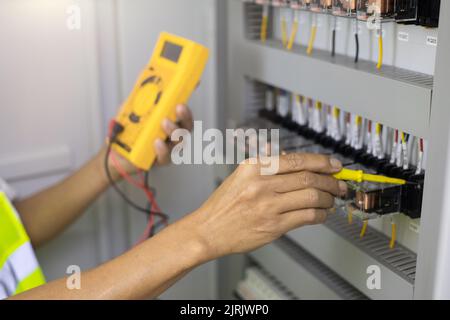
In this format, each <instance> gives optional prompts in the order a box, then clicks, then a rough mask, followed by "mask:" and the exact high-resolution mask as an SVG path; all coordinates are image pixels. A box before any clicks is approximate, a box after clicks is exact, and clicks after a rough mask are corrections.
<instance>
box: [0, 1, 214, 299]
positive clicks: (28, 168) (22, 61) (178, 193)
mask: <svg viewBox="0 0 450 320" xmlns="http://www.w3.org/2000/svg"><path fill="white" fill-rule="evenodd" d="M71 4H77V5H79V6H80V8H81V9H82V28H81V30H77V31H70V30H68V28H67V27H66V20H67V17H68V15H67V12H66V10H67V8H68V7H69V5H71ZM163 30H164V31H169V32H173V33H176V34H179V35H181V36H185V37H188V38H191V39H193V40H196V41H199V42H201V43H203V44H205V45H206V46H209V47H211V48H213V52H212V59H211V62H210V65H209V66H208V70H207V72H206V75H205V77H204V79H203V83H202V86H201V88H200V89H199V90H198V92H196V93H195V95H194V97H193V98H192V101H191V106H192V109H193V110H194V114H195V116H196V119H201V120H204V122H205V123H204V126H205V127H206V126H214V125H215V122H216V110H215V103H216V74H215V72H216V70H215V67H214V66H215V61H214V56H215V55H214V54H215V53H214V47H215V45H216V43H215V41H216V38H215V32H216V29H215V1H212V0H192V1H183V0H165V1H160V0H134V1H129V0H128V1H123V0H117V1H115V0H95V1H94V0H58V1H55V0H0V43H2V50H0V101H1V107H0V108H1V113H0V150H1V152H0V176H2V177H5V178H7V179H8V181H9V182H11V183H12V184H13V186H14V187H16V188H17V189H18V191H19V193H20V195H21V196H25V195H28V194H30V193H32V192H34V191H36V190H39V189H41V188H43V187H45V186H47V185H49V184H51V183H54V182H55V181H58V180H59V179H61V178H62V177H64V176H65V175H67V174H69V173H70V172H71V171H73V170H74V169H75V168H77V167H79V166H80V165H82V164H83V163H84V162H85V161H86V160H88V159H89V158H90V157H91V156H92V155H93V154H94V153H95V152H96V150H98V148H99V146H100V145H101V144H102V141H103V136H104V132H105V125H106V123H107V120H108V119H110V118H111V117H112V116H113V115H114V114H115V113H116V111H117V108H118V106H119V104H120V102H121V101H122V100H123V99H124V98H125V97H126V95H127V94H128V92H129V91H130V89H131V88H132V86H133V84H134V81H135V79H136V77H137V75H138V73H139V71H140V69H141V68H142V67H143V66H145V64H146V63H147V61H148V59H149V57H150V55H151V52H152V49H153V46H154V43H155V42H156V40H157V36H158V34H159V32H161V31H163ZM151 178H152V179H151V181H152V185H153V186H155V187H156V188H157V190H158V192H157V196H158V200H159V203H160V205H161V207H162V208H163V209H164V211H165V212H167V213H169V214H170V215H171V217H172V220H175V219H177V218H179V217H181V216H182V215H184V214H186V213H189V212H191V211H192V210H194V209H196V208H197V207H198V206H199V205H200V204H201V203H202V202H203V201H204V200H205V199H206V198H207V196H208V195H209V194H210V193H211V192H212V190H213V188H214V183H213V171H212V168H206V167H201V166H196V167H194V166H192V167H169V168H164V169H163V168H157V169H156V170H155V172H154V173H153V175H152V177H151ZM80 187H82V186H80ZM133 195H134V193H133ZM136 198H137V199H142V198H139V196H138V195H136ZM143 219H144V218H143V217H141V216H140V215H139V213H135V212H126V209H125V207H124V205H123V203H122V202H121V200H120V199H119V198H118V197H117V196H116V195H115V194H114V193H109V194H108V196H107V197H105V198H104V199H103V201H100V202H98V203H97V204H96V205H95V206H94V207H93V208H92V209H91V210H89V212H88V213H87V214H86V215H85V216H84V217H83V218H82V219H81V220H80V221H78V222H77V223H76V224H75V225H74V226H73V227H72V228H70V229H69V230H68V231H67V232H65V233H64V234H63V235H62V236H60V237H59V238H58V239H56V240H55V241H53V242H52V243H50V244H49V245H47V246H46V247H44V248H42V249H40V250H39V252H38V256H39V260H40V262H41V264H42V266H43V269H44V271H45V273H46V275H47V277H48V279H54V278H57V277H61V276H63V275H64V272H65V270H66V267H67V266H68V265H70V264H77V265H80V266H81V267H82V268H90V267H93V266H95V265H97V264H99V263H100V262H102V261H104V260H106V259H108V258H111V257H113V256H116V255H117V254H120V253H121V252H123V251H124V250H125V249H126V248H127V247H129V245H130V244H131V243H132V242H134V241H135V240H136V239H137V237H138V236H139V235H140V233H141V232H142V231H143V228H142V225H143V222H144V220H143ZM215 280H216V276H215V264H214V263H212V264H209V265H206V266H203V267H201V268H199V269H198V270H195V271H194V272H192V273H191V274H190V275H188V276H187V277H186V278H185V279H184V280H182V281H181V282H180V283H179V284H177V285H176V286H175V287H174V288H172V289H171V290H169V291H168V292H167V293H166V294H165V295H164V296H163V298H175V299H176V298H191V299H199V298H205V299H208V298H214V297H215V296H216V283H215Z"/></svg>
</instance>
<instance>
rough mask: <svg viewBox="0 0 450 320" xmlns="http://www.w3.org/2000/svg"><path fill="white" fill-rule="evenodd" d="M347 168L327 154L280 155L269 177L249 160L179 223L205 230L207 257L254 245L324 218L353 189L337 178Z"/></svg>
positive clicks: (244, 249)
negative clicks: (337, 198)
mask: <svg viewBox="0 0 450 320" xmlns="http://www.w3.org/2000/svg"><path fill="white" fill-rule="evenodd" d="M341 169H342V164H341V163H340V162H339V161H338V160H336V159H330V158H329V157H327V156H324V155H316V154H289V155H283V156H280V161H279V170H278V174H276V175H272V176H264V175H261V164H250V161H245V162H244V163H243V164H241V165H240V166H239V167H238V168H237V170H236V171H235V172H234V173H233V174H232V175H231V176H230V177H229V178H228V179H227V180H226V181H225V182H224V183H223V184H222V185H221V186H220V187H219V188H218V189H217V190H216V192H215V193H214V194H213V195H212V196H211V197H210V198H209V200H208V201H207V202H206V203H205V204H204V205H203V206H202V207H201V208H200V209H199V210H197V211H196V212H194V213H193V214H192V215H190V216H187V217H186V218H185V219H183V220H181V221H180V222H178V224H179V225H180V226H181V225H188V227H187V228H186V230H190V231H189V232H195V233H196V234H198V235H200V238H201V239H203V243H204V244H205V247H206V253H205V257H204V258H205V260H210V259H215V258H217V257H220V256H224V255H227V254H232V253H240V252H246V251H250V250H253V249H255V248H258V247H260V246H262V245H265V244H267V243H269V242H272V241H273V240H275V239H277V238H279V237H280V236H282V235H283V234H285V233H287V232H288V231H290V230H293V229H295V228H298V227H301V226H304V225H311V224H320V223H323V222H324V221H325V220H326V218H327V216H328V209H330V208H332V207H333V206H334V198H335V197H336V196H343V195H345V194H346V192H347V185H346V183H345V182H342V181H338V180H336V179H335V178H333V177H332V174H334V173H337V172H339V171H340V170H341ZM183 229H184V227H183ZM167 231H169V230H167Z"/></svg>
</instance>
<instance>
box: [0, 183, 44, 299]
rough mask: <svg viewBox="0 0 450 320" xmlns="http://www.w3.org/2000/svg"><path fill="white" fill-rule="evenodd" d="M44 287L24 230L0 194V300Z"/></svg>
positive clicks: (9, 203) (8, 202)
mask: <svg viewBox="0 0 450 320" xmlns="http://www.w3.org/2000/svg"><path fill="white" fill-rule="evenodd" d="M43 284H45V278H44V274H43V273H42V270H41V268H40V267H39V264H38V262H37V259H36V256H35V254H34V250H33V247H32V246H31V243H30V238H29V237H28V235H27V233H26V231H25V228H24V226H23V224H22V222H21V220H20V218H19V215H18V214H17V212H16V210H15V209H14V207H13V205H12V204H11V202H10V201H9V199H8V197H7V196H6V194H5V193H4V192H2V191H0V299H4V298H7V297H9V296H12V295H16V294H19V293H21V292H24V291H27V290H30V289H33V288H35V287H38V286H40V285H43Z"/></svg>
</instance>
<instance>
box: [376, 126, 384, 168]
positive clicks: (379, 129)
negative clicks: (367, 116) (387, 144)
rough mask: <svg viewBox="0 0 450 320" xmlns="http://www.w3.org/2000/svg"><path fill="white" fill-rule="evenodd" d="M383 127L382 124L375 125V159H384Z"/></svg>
mask: <svg viewBox="0 0 450 320" xmlns="http://www.w3.org/2000/svg"><path fill="white" fill-rule="evenodd" d="M382 130H383V126H382V125H381V124H380V123H376V124H375V143H374V151H375V154H374V155H375V157H377V158H378V159H380V160H381V159H383V158H384V150H383V144H382V141H381V135H382Z"/></svg>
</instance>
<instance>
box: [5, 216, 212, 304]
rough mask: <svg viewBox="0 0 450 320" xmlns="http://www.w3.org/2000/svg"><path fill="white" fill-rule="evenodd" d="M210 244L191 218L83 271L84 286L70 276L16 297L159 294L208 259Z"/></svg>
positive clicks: (130, 297) (145, 296) (142, 295)
mask: <svg viewBox="0 0 450 320" xmlns="http://www.w3.org/2000/svg"><path fill="white" fill-rule="evenodd" d="M207 252H208V250H207V246H206V245H204V243H203V240H202V238H201V237H199V236H198V235H197V233H196V232H195V225H194V224H193V223H190V222H189V219H183V220H182V221H180V222H178V223H175V224H174V225H171V226H170V227H168V228H167V229H165V230H163V231H162V232H160V233H159V234H158V235H156V236H155V237H154V238H152V239H150V240H147V241H146V242H144V243H143V244H141V245H139V246H138V247H136V248H134V249H132V250H130V251H129V252H127V253H125V254H124V255H122V256H120V257H118V258H116V259H114V260H112V261H110V262H108V263H106V264H103V265H101V266H99V267H97V268H95V269H92V270H90V271H87V272H84V273H82V275H81V289H80V290H69V289H67V288H66V279H60V280H57V281H54V282H51V283H49V284H47V285H44V286H41V287H39V288H36V289H33V290H30V291H28V292H25V293H23V294H21V295H18V296H16V297H14V298H15V299H146V298H155V297H157V296H159V295H160V294H161V293H162V292H164V291H165V290H166V289H167V288H168V287H170V286H171V285H172V284H173V283H174V282H175V281H177V280H178V279H179V278H180V277H182V276H183V275H185V274H186V273H187V272H189V271H190V270H191V269H193V268H195V267H196V266H198V265H199V264H201V263H204V262H206V261H207V260H208V253H207Z"/></svg>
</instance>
